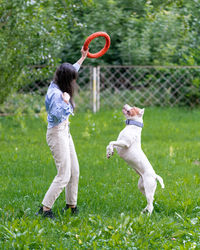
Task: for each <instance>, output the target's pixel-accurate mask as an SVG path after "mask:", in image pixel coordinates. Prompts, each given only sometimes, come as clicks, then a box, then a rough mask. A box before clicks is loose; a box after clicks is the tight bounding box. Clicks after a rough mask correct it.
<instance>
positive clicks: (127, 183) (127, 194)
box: [0, 108, 200, 249]
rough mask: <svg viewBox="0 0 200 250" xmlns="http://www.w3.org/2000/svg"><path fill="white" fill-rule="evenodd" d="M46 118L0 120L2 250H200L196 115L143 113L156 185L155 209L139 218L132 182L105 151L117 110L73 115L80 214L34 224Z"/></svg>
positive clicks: (47, 161)
mask: <svg viewBox="0 0 200 250" xmlns="http://www.w3.org/2000/svg"><path fill="white" fill-rule="evenodd" d="M44 119H45V114H44V113H43V114H40V115H38V116H34V115H29V116H28V115H27V116H22V115H21V114H20V113H19V114H18V115H15V116H14V117H1V118H0V141H1V143H0V170H1V174H0V187H1V192H0V249H79V248H81V249H194V248H196V249H200V229H199V228H200V196H199V194H200V174H199V173H200V130H199V127H200V110H199V109H195V110H189V109H176V108H173V109H161V108H147V109H146V110H145V115H144V128H143V133H142V147H143V150H144V152H145V153H146V155H147V157H148V158H149V160H150V162H151V163H152V165H153V167H154V169H155V171H156V173H157V174H159V175H161V176H162V177H163V180H164V183H165V189H164V190H163V189H161V187H160V185H159V184H158V187H157V190H156V195H155V202H154V206H155V210H154V212H153V214H152V215H151V216H150V217H149V216H147V215H141V214H140V212H141V210H142V209H143V208H144V207H145V206H146V200H145V198H144V197H143V196H142V194H141V193H140V192H139V190H138V188H137V182H138V176H137V175H136V173H135V172H134V171H132V169H130V167H129V166H128V165H127V164H126V163H125V162H124V161H123V160H122V159H120V158H119V156H118V155H117V154H116V153H115V154H114V156H113V157H112V158H111V159H109V160H108V159H106V146H107V144H108V142H109V141H110V140H115V139H116V138H117V136H118V133H119V132H120V130H121V129H122V128H123V126H124V117H123V115H122V114H121V111H114V110H113V111H105V112H104V111H101V112H99V113H97V114H95V115H94V114H92V113H90V112H86V113H78V114H76V116H75V117H73V118H71V133H72V136H73V139H74V142H75V146H76V150H77V154H78V158H79V164H80V182H79V198H78V206H79V209H80V214H79V216H78V217H73V216H71V215H70V213H67V214H66V215H62V214H61V213H60V210H61V209H62V208H63V207H64V205H65V200H64V193H62V194H61V195H60V197H59V198H58V200H57V201H56V203H55V205H54V208H53V209H54V211H55V213H56V217H57V219H56V220H55V221H51V220H50V219H43V218H41V217H36V216H35V212H36V211H37V210H38V206H39V205H40V204H41V201H42V199H43V196H44V194H45V192H46V191H47V189H48V187H49V185H50V183H51V181H52V179H53V177H54V176H55V174H56V169H55V166H54V161H53V158H52V155H51V153H50V150H49V148H48V146H47V144H46V139H45V134H46V123H45V122H44Z"/></svg>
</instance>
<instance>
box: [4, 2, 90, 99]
mask: <svg viewBox="0 0 200 250" xmlns="http://www.w3.org/2000/svg"><path fill="white" fill-rule="evenodd" d="M89 2H90V1H84V0H82V1H75V0H40V1H36V0H1V1H0V17H1V18H0V44H1V45H0V46H1V52H0V61H1V64H0V72H1V74H0V88H1V94H0V103H2V102H3V101H4V99H5V98H6V96H7V95H8V94H9V92H10V91H11V90H12V89H17V88H18V87H19V86H21V85H23V84H24V83H25V82H26V83H27V82H30V81H34V80H36V79H44V78H46V77H48V76H49V74H52V71H53V70H54V69H55V67H56V65H57V64H58V62H59V61H60V58H59V52H60V51H61V49H62V47H63V43H64V42H66V40H67V39H68V38H69V34H70V33H69V28H68V27H69V26H70V25H72V23H73V18H74V17H73V13H74V11H75V10H76V9H81V8H82V7H83V6H85V5H87V4H88V3H89Z"/></svg>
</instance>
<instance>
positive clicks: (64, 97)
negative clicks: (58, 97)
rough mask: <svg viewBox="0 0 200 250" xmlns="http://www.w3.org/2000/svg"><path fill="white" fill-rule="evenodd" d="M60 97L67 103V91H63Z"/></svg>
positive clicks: (68, 98) (68, 96) (68, 97)
mask: <svg viewBox="0 0 200 250" xmlns="http://www.w3.org/2000/svg"><path fill="white" fill-rule="evenodd" d="M62 98H63V101H64V102H65V103H67V104H68V103H69V100H70V95H69V94H68V93H67V92H64V93H63V94H62Z"/></svg>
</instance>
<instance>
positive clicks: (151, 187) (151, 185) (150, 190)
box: [143, 175, 157, 214]
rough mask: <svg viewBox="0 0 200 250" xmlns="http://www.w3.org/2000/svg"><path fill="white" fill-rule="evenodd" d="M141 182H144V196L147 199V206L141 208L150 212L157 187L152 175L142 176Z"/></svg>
mask: <svg viewBox="0 0 200 250" xmlns="http://www.w3.org/2000/svg"><path fill="white" fill-rule="evenodd" d="M143 182H144V190H145V196H146V199H147V206H146V208H145V209H144V210H143V212H146V211H147V212H149V213H150V214H151V213H152V211H153V200H154V194H155V191H156V187H157V182H156V179H155V177H154V176H149V175H146V176H143Z"/></svg>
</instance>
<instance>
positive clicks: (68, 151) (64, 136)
mask: <svg viewBox="0 0 200 250" xmlns="http://www.w3.org/2000/svg"><path fill="white" fill-rule="evenodd" d="M46 139H47V144H48V146H49V148H50V150H51V152H52V155H53V158H54V160H55V164H56V168H57V175H56V176H55V178H54V180H53V182H52V184H51V185H50V187H49V189H48V191H47V193H46V194H45V197H44V199H43V201H42V204H43V205H44V206H46V207H49V208H52V206H53V204H54V202H55V200H56V199H57V198H58V196H59V195H60V193H61V192H62V191H63V189H64V188H65V194H66V204H68V205H76V204H77V196H78V181H79V163H78V159H77V155H76V151H75V147H74V143H73V140H72V137H71V135H70V132H69V124H68V121H64V122H62V123H60V124H59V125H58V126H55V127H53V128H50V129H47V134H46Z"/></svg>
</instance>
